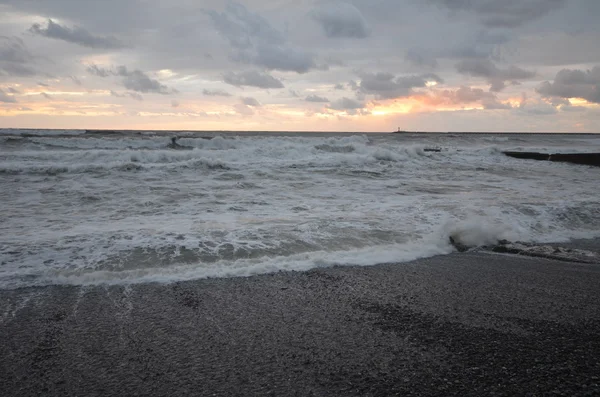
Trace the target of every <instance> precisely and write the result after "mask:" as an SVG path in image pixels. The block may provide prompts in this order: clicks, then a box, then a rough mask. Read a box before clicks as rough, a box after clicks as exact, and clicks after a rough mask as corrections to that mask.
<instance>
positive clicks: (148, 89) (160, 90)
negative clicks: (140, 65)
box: [86, 65, 177, 95]
mask: <svg viewBox="0 0 600 397" xmlns="http://www.w3.org/2000/svg"><path fill="white" fill-rule="evenodd" d="M86 70H87V71H88V73H90V74H93V75H95V76H98V77H109V76H120V77H122V78H123V80H122V84H123V86H124V87H125V88H127V89H128V90H131V91H136V92H142V93H145V94H147V93H154V94H161V95H169V94H175V93H177V90H175V89H173V88H169V87H167V86H166V85H164V84H162V83H160V82H159V81H158V80H156V79H153V78H151V77H150V76H148V75H147V74H146V73H144V72H142V71H141V70H138V69H135V70H128V69H127V67H126V66H117V68H116V69H106V68H103V67H100V66H97V65H88V66H87V68H86Z"/></svg>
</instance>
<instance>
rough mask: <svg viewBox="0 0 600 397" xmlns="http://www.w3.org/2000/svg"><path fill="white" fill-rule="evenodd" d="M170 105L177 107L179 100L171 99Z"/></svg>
mask: <svg viewBox="0 0 600 397" xmlns="http://www.w3.org/2000/svg"><path fill="white" fill-rule="evenodd" d="M171 107H172V108H178V107H179V101H176V100H175V99H173V100H172V101H171Z"/></svg>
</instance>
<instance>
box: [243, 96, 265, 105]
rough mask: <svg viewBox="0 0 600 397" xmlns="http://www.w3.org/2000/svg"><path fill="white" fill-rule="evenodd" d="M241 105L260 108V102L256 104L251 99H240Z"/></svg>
mask: <svg viewBox="0 0 600 397" xmlns="http://www.w3.org/2000/svg"><path fill="white" fill-rule="evenodd" d="M240 99H241V101H242V103H243V104H244V105H246V106H253V107H260V106H262V105H261V104H260V102H258V101H257V100H256V99H254V98H252V97H242V98H240Z"/></svg>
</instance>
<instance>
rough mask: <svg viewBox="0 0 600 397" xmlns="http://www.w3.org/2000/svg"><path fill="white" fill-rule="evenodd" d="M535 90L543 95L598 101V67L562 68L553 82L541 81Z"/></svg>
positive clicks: (599, 101) (599, 95) (599, 84)
mask: <svg viewBox="0 0 600 397" xmlns="http://www.w3.org/2000/svg"><path fill="white" fill-rule="evenodd" d="M537 92H538V93H540V94H541V95H543V96H545V97H559V98H583V99H585V100H586V101H588V102H593V103H600V67H599V66H595V67H594V68H593V69H592V70H585V71H584V70H579V69H574V70H573V69H563V70H561V71H560V72H558V73H557V74H556V77H555V78H554V82H553V83H550V82H549V81H545V82H543V83H542V84H541V85H540V86H539V87H538V89H537Z"/></svg>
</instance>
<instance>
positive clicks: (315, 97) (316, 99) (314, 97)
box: [305, 95, 329, 103]
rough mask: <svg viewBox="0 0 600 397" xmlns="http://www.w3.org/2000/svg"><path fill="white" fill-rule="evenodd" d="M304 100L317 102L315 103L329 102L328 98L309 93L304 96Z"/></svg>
mask: <svg viewBox="0 0 600 397" xmlns="http://www.w3.org/2000/svg"><path fill="white" fill-rule="evenodd" d="M305 101H306V102H317V103H319V102H320V103H325V102H329V99H327V98H325V97H321V96H318V95H309V96H307V97H306V99H305Z"/></svg>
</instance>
